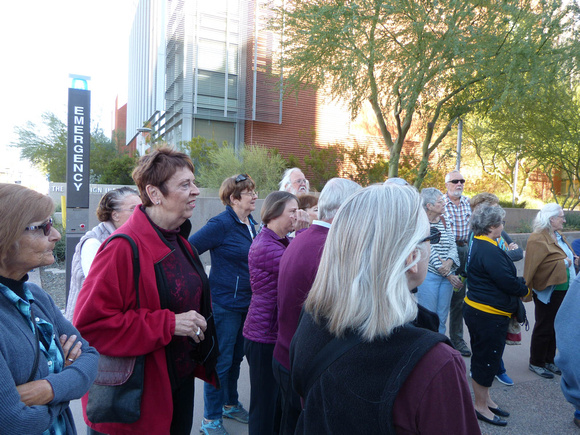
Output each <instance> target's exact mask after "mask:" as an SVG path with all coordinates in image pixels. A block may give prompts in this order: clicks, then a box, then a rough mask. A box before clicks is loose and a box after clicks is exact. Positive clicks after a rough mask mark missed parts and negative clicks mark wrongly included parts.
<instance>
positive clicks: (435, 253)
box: [417, 187, 463, 334]
mask: <svg viewBox="0 0 580 435" xmlns="http://www.w3.org/2000/svg"><path fill="white" fill-rule="evenodd" d="M421 199H422V200H423V207H424V208H425V211H426V212H427V217H428V218H429V223H430V225H431V230H432V231H434V232H439V233H440V234H441V240H440V241H439V243H437V244H434V245H433V246H431V255H430V257H429V269H428V270H427V276H426V278H425V281H423V284H421V285H420V286H419V287H418V289H417V299H418V302H419V304H421V305H422V306H423V307H425V308H427V309H428V310H431V311H433V312H434V313H437V316H439V332H440V333H441V334H445V324H446V323H447V316H448V315H449V305H450V303H451V296H452V295H453V288H461V287H463V283H462V282H461V279H459V277H458V276H457V275H455V273H454V272H455V270H457V268H458V267H459V256H458V255H457V246H456V244H455V235H454V234H453V230H452V228H451V225H450V224H449V223H448V222H445V218H444V217H443V213H444V212H445V200H444V199H443V194H442V193H441V192H440V191H439V190H438V189H435V188H434V187H427V188H425V189H423V190H422V191H421Z"/></svg>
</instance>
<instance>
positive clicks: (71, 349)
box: [59, 334, 83, 367]
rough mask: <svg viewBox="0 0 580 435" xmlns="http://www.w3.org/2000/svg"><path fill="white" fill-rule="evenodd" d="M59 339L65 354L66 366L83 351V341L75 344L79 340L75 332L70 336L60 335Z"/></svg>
mask: <svg viewBox="0 0 580 435" xmlns="http://www.w3.org/2000/svg"><path fill="white" fill-rule="evenodd" d="M59 340H60V345H61V346H62V351H63V354H64V366H65V367H68V366H70V365H71V364H72V363H73V362H75V361H76V359H77V358H78V357H79V356H81V353H83V351H82V350H81V347H82V346H83V343H81V342H80V341H78V342H77V344H74V343H75V341H77V336H76V335H74V334H73V335H71V336H70V337H67V336H66V335H65V334H63V335H61V336H60V337H59Z"/></svg>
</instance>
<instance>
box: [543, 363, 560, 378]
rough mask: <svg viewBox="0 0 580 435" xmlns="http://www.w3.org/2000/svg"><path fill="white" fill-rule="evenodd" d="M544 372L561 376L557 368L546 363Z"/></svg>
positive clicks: (552, 364)
mask: <svg viewBox="0 0 580 435" xmlns="http://www.w3.org/2000/svg"><path fill="white" fill-rule="evenodd" d="M545 367H546V370H549V371H551V372H552V373H554V374H555V375H558V376H561V375H562V370H560V369H559V368H558V366H557V365H556V364H554V363H546V366H545Z"/></svg>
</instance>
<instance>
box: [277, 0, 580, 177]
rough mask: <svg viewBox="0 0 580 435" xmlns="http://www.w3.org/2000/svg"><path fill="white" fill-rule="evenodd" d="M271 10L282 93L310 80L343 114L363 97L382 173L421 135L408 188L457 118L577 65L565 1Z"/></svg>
mask: <svg viewBox="0 0 580 435" xmlns="http://www.w3.org/2000/svg"><path fill="white" fill-rule="evenodd" d="M276 11H277V18H276V20H275V21H274V23H273V28H274V29H275V30H278V31H279V32H280V33H281V34H283V39H282V41H283V50H282V51H283V55H282V57H281V66H283V67H284V72H285V75H286V91H288V89H298V88H300V87H301V86H304V85H314V86H316V87H318V88H321V89H323V90H324V91H325V92H327V93H328V94H329V95H331V96H332V97H335V98H347V99H348V103H349V107H350V110H351V113H352V116H353V117H354V116H356V115H357V113H358V112H359V111H360V110H361V107H362V106H363V103H364V102H365V101H368V102H370V105H371V107H372V110H373V112H374V114H375V117H376V120H377V123H378V125H379V127H380V131H381V134H382V137H383V139H384V142H385V144H386V146H387V148H388V150H389V154H390V157H389V174H388V175H389V177H393V176H397V175H398V167H399V159H400V156H401V151H402V149H403V145H404V144H405V140H406V139H407V138H408V136H409V135H410V134H411V133H412V128H413V129H414V131H416V132H422V133H421V136H422V139H421V142H422V144H421V152H422V158H421V162H420V165H419V168H418V173H417V179H416V181H415V185H416V186H417V187H419V186H420V184H421V182H422V180H423V178H424V177H425V174H426V172H427V167H428V164H429V157H430V155H431V154H432V153H433V151H434V150H435V149H436V148H437V147H438V146H439V145H440V144H441V143H442V141H443V139H444V138H445V136H446V135H447V134H448V133H449V131H451V129H452V127H453V124H454V123H455V122H456V120H457V119H458V118H459V117H460V116H462V115H464V114H466V113H469V112H472V111H476V110H477V111H484V110H488V109H489V108H491V107H495V106H498V105H501V104H502V103H503V101H504V100H505V99H506V98H507V97H508V96H510V95H515V94H518V93H520V94H521V93H531V94H534V93H535V90H536V89H537V88H538V87H541V86H540V85H542V84H543V83H546V82H550V81H553V80H557V79H558V78H559V77H561V76H562V74H570V71H572V70H573V69H574V68H576V63H577V62H576V59H577V50H578V44H577V43H576V40H577V37H575V36H576V34H577V29H576V28H575V24H574V19H573V18H575V17H573V14H575V13H577V9H576V5H575V4H573V3H568V4H567V5H566V6H563V5H562V3H561V2H558V1H548V2H537V1H533V0H522V1H520V0H517V1H516V0H505V1H504V0H502V1H500V0H487V1H484V2H479V1H474V0H442V1H434V0H420V1H407V0H391V1H388V2H387V1H384V0H353V1H345V0H341V1H332V0H288V1H286V2H285V7H284V6H281V7H279V8H278V9H277V10H276ZM564 35H565V36H566V38H564V37H563V36H564ZM524 77H525V78H526V80H525V82H524V80H523V78H524ZM417 134H419V133H417Z"/></svg>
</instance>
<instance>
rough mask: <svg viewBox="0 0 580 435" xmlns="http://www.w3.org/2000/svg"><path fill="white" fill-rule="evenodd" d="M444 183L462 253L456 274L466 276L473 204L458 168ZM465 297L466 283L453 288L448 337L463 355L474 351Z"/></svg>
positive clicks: (447, 210)
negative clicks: (467, 337) (467, 334)
mask: <svg viewBox="0 0 580 435" xmlns="http://www.w3.org/2000/svg"><path fill="white" fill-rule="evenodd" d="M445 187H446V188H447V193H446V194H445V195H444V198H445V212H446V214H447V216H448V220H449V222H451V224H452V226H453V232H454V234H455V243H456V244H457V253H458V254H459V262H460V266H459V268H458V269H457V275H463V276H465V262H466V261H467V250H468V247H469V246H468V243H467V242H468V236H469V219H470V218H471V207H470V205H469V198H467V197H466V196H465V195H463V188H464V187H465V178H463V176H462V175H461V172H459V171H458V170H454V171H451V172H450V173H448V174H447V175H446V176H445ZM463 299H465V286H462V287H461V288H459V289H458V288H454V292H453V296H452V297H451V307H450V309H449V338H450V340H451V343H452V344H453V346H454V347H455V349H457V350H458V351H459V352H460V353H461V355H462V356H465V357H469V356H471V351H470V350H469V348H468V347H467V344H466V343H465V341H464V340H463V313H462V307H463Z"/></svg>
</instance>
